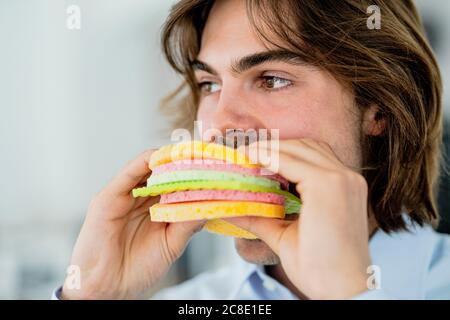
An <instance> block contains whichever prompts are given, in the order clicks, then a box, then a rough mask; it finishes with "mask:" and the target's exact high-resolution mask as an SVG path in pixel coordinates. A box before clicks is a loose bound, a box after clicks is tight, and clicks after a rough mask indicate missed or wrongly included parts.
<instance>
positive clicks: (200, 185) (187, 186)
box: [133, 180, 301, 214]
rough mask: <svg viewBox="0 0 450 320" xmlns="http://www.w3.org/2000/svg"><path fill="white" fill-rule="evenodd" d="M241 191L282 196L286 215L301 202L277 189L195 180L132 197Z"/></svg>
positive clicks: (295, 210) (135, 191) (151, 188)
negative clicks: (209, 190) (211, 190)
mask: <svg viewBox="0 0 450 320" xmlns="http://www.w3.org/2000/svg"><path fill="white" fill-rule="evenodd" d="M200 189H204V190H208V189H213V190H241V191H252V192H272V193H276V194H280V195H283V196H284V197H285V199H286V201H285V210H286V214H290V213H299V212H300V207H301V201H300V199H299V198H297V197H296V196H294V195H293V194H292V193H289V192H288V191H284V190H281V189H279V186H278V188H276V187H275V188H271V187H264V186H259V185H255V184H251V183H246V182H242V181H235V180H234V181H233V180H231V181H226V180H206V181H202V180H197V181H177V182H170V183H164V184H158V185H150V186H148V187H143V188H137V189H133V197H148V196H158V195H161V194H164V193H170V192H176V191H183V190H200Z"/></svg>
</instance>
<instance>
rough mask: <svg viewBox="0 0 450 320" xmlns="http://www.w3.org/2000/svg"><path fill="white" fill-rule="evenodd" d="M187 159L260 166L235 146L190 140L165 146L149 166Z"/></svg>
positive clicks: (153, 156)
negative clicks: (234, 147)
mask: <svg viewBox="0 0 450 320" xmlns="http://www.w3.org/2000/svg"><path fill="white" fill-rule="evenodd" d="M185 159H215V160H222V161H226V162H228V163H234V164H239V165H241V166H242V167H248V168H253V167H259V165H257V164H252V163H251V162H250V160H249V159H248V157H247V156H246V155H245V154H243V153H240V152H238V151H237V150H235V149H233V148H229V147H227V146H223V145H220V144H216V143H206V142H202V141H188V142H182V143H178V144H170V145H167V146H164V147H162V148H160V149H159V150H157V151H155V152H153V153H152V155H151V156H150V161H149V165H148V166H149V168H150V169H153V168H155V167H157V166H159V165H161V164H164V163H168V162H172V161H177V160H185Z"/></svg>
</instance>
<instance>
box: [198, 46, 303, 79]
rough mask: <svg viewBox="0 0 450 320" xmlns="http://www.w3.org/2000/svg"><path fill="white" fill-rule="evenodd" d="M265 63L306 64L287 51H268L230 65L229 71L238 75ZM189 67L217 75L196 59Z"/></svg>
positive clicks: (243, 58)
mask: <svg viewBox="0 0 450 320" xmlns="http://www.w3.org/2000/svg"><path fill="white" fill-rule="evenodd" d="M266 62H286V63H289V64H292V65H305V64H306V62H305V61H304V60H303V59H302V58H301V57H300V56H299V55H298V54H296V53H294V52H291V51H288V50H270V51H263V52H258V53H253V54H250V55H248V56H244V57H242V58H240V59H238V60H236V61H235V62H233V64H232V65H231V70H232V71H233V72H234V73H237V74H239V73H243V72H245V71H247V70H249V69H251V68H254V67H256V66H258V65H261V64H263V63H266ZM191 67H192V68H193V69H194V70H202V71H205V72H208V73H211V74H213V75H217V71H215V70H214V69H213V68H212V67H211V66H209V65H208V64H207V63H205V62H202V61H200V60H198V59H195V60H194V61H193V62H192V63H191Z"/></svg>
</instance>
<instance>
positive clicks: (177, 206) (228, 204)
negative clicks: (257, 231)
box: [150, 201, 284, 222]
mask: <svg viewBox="0 0 450 320" xmlns="http://www.w3.org/2000/svg"><path fill="white" fill-rule="evenodd" d="M150 216H151V219H152V221H160V222H180V221H190V220H201V219H208V220H209V219H217V218H228V217H240V216H260V217H267V218H284V207H283V206H282V205H278V204H272V203H262V202H252V201H193V202H183V203H171V204H161V203H157V204H155V205H153V206H151V207H150Z"/></svg>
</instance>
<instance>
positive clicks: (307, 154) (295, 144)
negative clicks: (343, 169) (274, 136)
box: [279, 138, 342, 165]
mask: <svg viewBox="0 0 450 320" xmlns="http://www.w3.org/2000/svg"><path fill="white" fill-rule="evenodd" d="M279 149H280V151H282V152H285V153H287V154H290V155H293V156H296V157H303V158H304V159H306V160H309V161H313V160H314V161H320V160H321V158H322V159H323V160H328V161H330V162H331V163H330V165H333V164H334V165H336V164H337V165H342V162H341V161H340V160H339V159H338V157H337V156H336V154H335V153H334V151H333V150H332V149H331V147H330V146H329V145H328V144H327V143H325V142H321V141H315V140H313V139H310V138H306V139H295V140H283V141H280V148H279ZM323 165H327V162H326V161H323Z"/></svg>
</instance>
